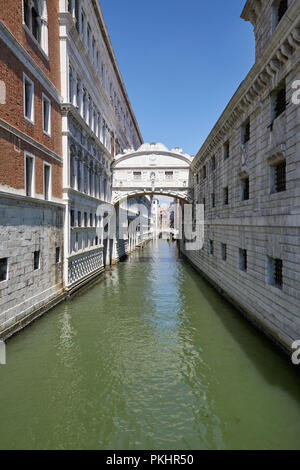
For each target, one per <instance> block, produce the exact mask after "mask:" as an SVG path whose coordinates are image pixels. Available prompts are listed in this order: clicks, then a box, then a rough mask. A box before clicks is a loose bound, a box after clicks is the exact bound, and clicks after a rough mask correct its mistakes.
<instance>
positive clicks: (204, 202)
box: [202, 197, 206, 210]
mask: <svg viewBox="0 0 300 470" xmlns="http://www.w3.org/2000/svg"><path fill="white" fill-rule="evenodd" d="M202 204H203V208H204V210H205V205H206V200H205V197H204V198H203V199H202Z"/></svg>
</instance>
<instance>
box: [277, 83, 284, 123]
mask: <svg viewBox="0 0 300 470" xmlns="http://www.w3.org/2000/svg"><path fill="white" fill-rule="evenodd" d="M285 110H286V88H285V85H284V86H283V87H282V88H280V89H279V90H278V91H277V92H276V99H275V119H276V118H277V117H278V116H280V115H281V114H282V113H283V112H284V111H285Z"/></svg>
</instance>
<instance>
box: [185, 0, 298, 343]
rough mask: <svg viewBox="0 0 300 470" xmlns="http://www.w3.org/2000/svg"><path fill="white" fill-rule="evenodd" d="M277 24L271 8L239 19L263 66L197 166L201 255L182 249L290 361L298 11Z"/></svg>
mask: <svg viewBox="0 0 300 470" xmlns="http://www.w3.org/2000/svg"><path fill="white" fill-rule="evenodd" d="M276 5H277V3H276ZM273 15H274V3H273V2H271V1H268V0H265V1H256V0H253V1H252V0H249V1H248V2H247V4H246V6H245V9H244V11H243V17H244V19H246V20H249V19H250V20H251V21H252V22H253V24H254V28H255V34H256V37H257V41H258V43H257V60H256V63H255V65H254V66H253V68H252V69H251V71H250V72H249V74H248V76H247V77H246V79H245V80H244V81H243V82H242V84H241V85H240V87H239V88H238V90H237V92H236V93H235V95H234V96H233V98H232V99H231V101H230V103H229V104H228V106H227V108H226V109H225V111H224V113H223V114H222V115H221V117H220V119H219V120H218V122H217V124H216V125H215V127H214V128H213V130H212V131H211V133H210V135H209V137H208V138H207V140H206V141H205V143H204V144H203V146H202V147H201V149H200V151H199V152H198V154H197V156H196V157H195V159H194V161H193V163H192V167H191V169H192V172H193V176H194V190H195V198H196V202H198V203H201V204H205V220H206V225H205V246H204V248H203V249H202V250H201V251H185V250H184V246H183V244H182V249H183V251H184V252H185V255H186V256H187V257H188V259H189V260H190V261H191V262H192V263H193V264H194V265H195V267H196V268H197V269H198V270H199V271H200V272H201V273H203V274H204V275H205V276H206V277H207V278H208V279H209V280H210V281H211V282H212V283H213V284H214V285H215V286H216V287H217V288H218V289H219V290H220V291H221V292H222V293H223V294H224V295H225V296H226V297H227V298H229V299H230V300H231V301H233V302H234V304H235V305H236V306H238V307H239V308H240V309H241V310H242V311H243V312H245V313H246V314H247V315H248V317H249V318H250V319H251V320H252V321H253V322H255V323H256V324H257V325H258V326H259V327H260V328H262V329H263V331H264V332H265V333H267V334H268V335H270V336H271V337H272V338H273V339H275V341H277V342H278V343H279V344H280V345H281V346H282V347H283V348H284V349H285V350H287V351H290V350H291V345H292V343H293V341H294V340H295V339H299V338H300V106H299V104H298V105H297V104H296V103H294V101H295V100H294V98H293V94H294V93H295V89H294V85H295V81H296V80H299V79H300V47H299V46H300V2H298V1H295V2H293V1H291V2H289V5H288V10H287V12H286V14H284V15H283V17H282V19H281V21H280V22H279V24H278V25H277V27H276V28H275V29H271V28H272V24H273V23H272V18H273ZM282 97H284V99H282ZM228 150H229V153H228Z"/></svg>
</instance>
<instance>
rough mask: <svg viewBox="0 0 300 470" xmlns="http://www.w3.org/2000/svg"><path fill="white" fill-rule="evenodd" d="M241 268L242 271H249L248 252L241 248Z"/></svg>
mask: <svg viewBox="0 0 300 470" xmlns="http://www.w3.org/2000/svg"><path fill="white" fill-rule="evenodd" d="M239 268H240V270H241V271H247V250H244V249H242V248H239Z"/></svg>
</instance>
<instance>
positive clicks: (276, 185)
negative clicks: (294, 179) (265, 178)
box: [270, 161, 286, 194]
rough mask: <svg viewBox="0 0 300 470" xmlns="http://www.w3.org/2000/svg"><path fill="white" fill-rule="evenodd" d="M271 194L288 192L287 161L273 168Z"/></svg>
mask: <svg viewBox="0 0 300 470" xmlns="http://www.w3.org/2000/svg"><path fill="white" fill-rule="evenodd" d="M270 191H271V194H272V193H281V192H283V191H286V161H283V162H280V163H278V164H277V165H274V166H272V167H271V188H270Z"/></svg>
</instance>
